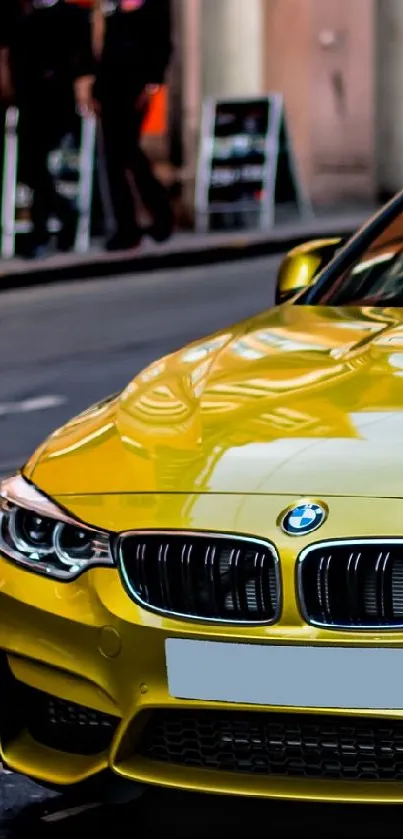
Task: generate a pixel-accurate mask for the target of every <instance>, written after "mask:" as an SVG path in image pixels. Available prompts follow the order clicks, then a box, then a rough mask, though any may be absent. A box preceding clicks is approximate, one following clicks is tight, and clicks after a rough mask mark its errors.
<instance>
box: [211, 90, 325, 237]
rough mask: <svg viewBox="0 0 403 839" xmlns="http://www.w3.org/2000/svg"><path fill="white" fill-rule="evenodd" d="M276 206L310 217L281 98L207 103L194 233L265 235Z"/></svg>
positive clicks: (273, 216)
mask: <svg viewBox="0 0 403 839" xmlns="http://www.w3.org/2000/svg"><path fill="white" fill-rule="evenodd" d="M280 205H293V206H294V208H295V209H296V210H297V212H298V214H299V215H303V216H306V215H311V214H312V208H311V204H310V202H309V199H308V197H307V196H306V195H305V194H304V191H303V189H302V186H301V182H300V179H299V176H298V173H297V167H296V162H295V158H294V154H293V151H292V147H291V142H290V138H289V133H288V126H287V123H286V117H285V112H284V102H283V97H282V96H281V95H279V94H274V95H272V96H266V97H258V98H256V99H233V100H226V101H224V100H214V99H209V100H207V101H206V102H205V104H204V108H203V119H202V132H201V141H200V153H199V163H198V172H197V183H196V223H197V228H198V230H199V231H204V232H206V231H208V230H214V229H215V230H217V229H228V228H237V227H238V228H239V227H242V228H245V227H249V228H251V227H259V228H261V229H267V228H270V227H271V226H272V225H273V224H274V222H275V214H276V208H277V207H278V206H280Z"/></svg>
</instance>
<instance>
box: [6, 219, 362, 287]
mask: <svg viewBox="0 0 403 839" xmlns="http://www.w3.org/2000/svg"><path fill="white" fill-rule="evenodd" d="M375 209H376V208H374V207H367V208H357V209H355V210H350V211H346V210H344V211H343V210H341V211H339V212H334V213H329V212H326V210H324V211H323V212H318V213H317V214H316V216H315V217H314V218H313V219H311V220H309V221H304V222H303V221H298V220H297V221H295V222H291V221H285V222H282V223H278V224H277V225H276V226H275V227H274V228H273V229H272V230H271V231H270V232H265V233H262V232H261V231H260V232H251V231H247V232H245V233H243V232H237V233H210V234H206V235H200V234H197V233H177V234H176V235H175V236H173V237H172V239H171V240H170V241H169V242H168V243H166V244H163V245H155V244H153V243H152V242H145V243H144V245H142V247H141V248H140V249H139V250H138V251H136V252H134V253H133V252H130V251H129V252H124V253H114V254H107V253H105V252H104V251H103V250H102V242H99V241H96V240H94V242H93V245H92V247H91V249H90V251H89V252H88V253H86V254H77V253H73V254H71V253H70V254H54V255H51V256H49V257H47V258H46V259H42V260H36V261H35V262H32V261H26V260H23V259H11V260H0V291H1V290H4V289H10V288H23V287H26V286H33V285H45V284H48V283H57V282H67V281H72V280H85V279H94V278H97V277H113V276H116V275H117V274H135V273H140V272H148V271H157V270H168V269H174V268H183V267H193V266H196V265H212V264H214V263H219V262H228V261H232V260H235V259H251V258H253V257H258V256H269V255H273V254H281V253H283V252H285V251H287V250H289V249H291V248H293V247H295V246H296V245H299V244H301V243H302V242H305V241H307V240H309V239H316V238H321V237H333V236H341V237H343V238H347V237H349V236H351V235H352V234H353V233H354V232H355V231H356V230H357V229H358V228H359V227H360V226H361V225H362V224H363V223H364V222H365V221H366V220H367V219H368V217H369V216H370V214H371V213H372V212H373V211H374V210H375Z"/></svg>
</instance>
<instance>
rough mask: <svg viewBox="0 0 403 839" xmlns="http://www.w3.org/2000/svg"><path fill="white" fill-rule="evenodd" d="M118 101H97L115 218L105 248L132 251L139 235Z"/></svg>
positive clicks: (126, 136) (109, 98)
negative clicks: (111, 234) (112, 230)
mask: <svg viewBox="0 0 403 839" xmlns="http://www.w3.org/2000/svg"><path fill="white" fill-rule="evenodd" d="M127 116H128V114H127V109H126V108H125V106H124V102H123V101H122V99H121V97H118V98H115V97H113V95H112V94H111V95H110V96H109V95H108V96H104V97H103V98H102V101H101V125H102V133H103V141H104V154H105V163H106V170H107V175H108V184H109V193H110V198H111V202H112V208H113V213H114V216H115V223H116V231H115V234H114V236H112V238H111V239H110V241H109V242H108V244H107V248H108V249H109V250H120V249H125V248H132V247H136V246H137V245H138V244H139V243H140V241H141V237H142V232H141V230H140V227H139V225H138V223H137V220H136V217H135V200H134V195H133V193H132V190H131V187H130V183H129V179H128V168H129V159H130V152H129V148H130V139H129V129H130V125H129V124H128V120H127Z"/></svg>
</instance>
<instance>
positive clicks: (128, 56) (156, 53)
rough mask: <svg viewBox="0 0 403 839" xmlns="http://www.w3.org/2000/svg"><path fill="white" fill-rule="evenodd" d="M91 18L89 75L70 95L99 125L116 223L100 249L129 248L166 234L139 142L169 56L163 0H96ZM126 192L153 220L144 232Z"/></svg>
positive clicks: (166, 211)
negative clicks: (91, 72)
mask: <svg viewBox="0 0 403 839" xmlns="http://www.w3.org/2000/svg"><path fill="white" fill-rule="evenodd" d="M93 20H94V28H93V36H94V37H93V45H94V54H95V65H94V76H93V77H85V75H84V74H82V77H81V79H79V80H78V83H77V87H76V90H77V99H78V102H79V106H80V107H81V111H82V112H84V113H85V112H86V111H87V109H91V108H92V109H94V110H95V112H96V113H98V114H99V116H100V120H101V125H102V133H103V142H104V151H105V158H106V166H107V172H108V181H109V191H110V197H111V201H112V206H113V211H114V216H115V222H116V230H115V233H114V235H113V236H112V238H111V239H110V240H109V241H108V242H107V246H106V247H107V249H108V250H110V251H114V250H124V249H130V248H134V247H137V246H138V245H139V244H140V242H141V240H142V237H143V235H144V233H145V232H146V233H148V234H149V235H150V236H151V237H152V238H153V239H154V240H155V241H158V242H162V241H165V240H166V239H168V238H169V237H170V235H171V233H172V230H173V214H172V210H171V207H170V201H169V196H168V193H167V190H166V189H165V188H164V187H163V185H162V184H161V183H160V182H159V181H158V180H157V178H156V177H155V175H154V173H153V170H152V166H151V164H150V161H149V160H148V158H147V156H146V155H145V153H144V151H143V150H142V149H141V147H140V136H141V129H142V125H143V122H144V119H145V117H146V115H147V113H148V109H149V105H150V101H151V97H152V96H153V94H154V93H155V92H156V91H157V90H158V88H159V87H160V86H161V85H162V83H163V81H164V76H165V72H166V70H167V67H168V64H169V60H170V56H171V51H172V43H171V9H170V0H114V1H113V0H112V2H102V0H97V3H96V8H95V13H94V18H93ZM134 186H135V187H137V190H138V193H139V195H140V198H141V200H142V202H143V204H144V206H145V208H146V209H147V210H148V212H149V213H150V215H151V217H152V220H153V221H152V225H151V227H150V228H149V229H148V230H147V231H144V230H142V229H141V227H140V224H139V222H138V220H137V218H136V209H135V193H134V189H133V187H134Z"/></svg>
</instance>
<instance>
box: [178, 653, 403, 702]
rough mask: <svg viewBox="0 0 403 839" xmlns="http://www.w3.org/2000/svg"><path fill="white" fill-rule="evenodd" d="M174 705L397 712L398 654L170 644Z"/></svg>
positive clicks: (402, 675)
mask: <svg viewBox="0 0 403 839" xmlns="http://www.w3.org/2000/svg"><path fill="white" fill-rule="evenodd" d="M165 652H166V666H167V676H168V690H169V693H170V695H171V696H172V697H174V698H177V699H196V700H201V701H203V702H232V703H234V704H246V705H268V706H275V707H281V708H329V709H337V708H345V709H349V710H356V709H361V710H364V709H367V710H391V709H393V710H402V709H403V649H398V648H387V649H385V648H379V647H376V648H374V647H371V648H368V647H366V648H363V647H347V648H346V647H316V646H280V645H269V644H267V645H255V644H235V643H217V642H212V641H192V640H182V639H174V638H170V639H168V640H167V641H166V644H165Z"/></svg>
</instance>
